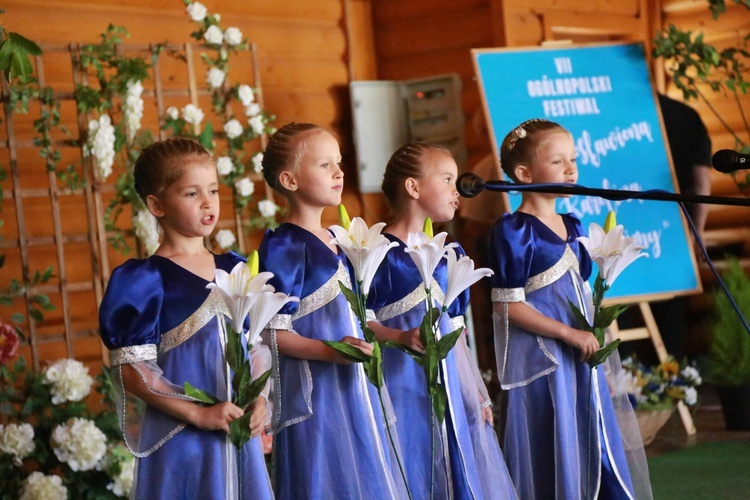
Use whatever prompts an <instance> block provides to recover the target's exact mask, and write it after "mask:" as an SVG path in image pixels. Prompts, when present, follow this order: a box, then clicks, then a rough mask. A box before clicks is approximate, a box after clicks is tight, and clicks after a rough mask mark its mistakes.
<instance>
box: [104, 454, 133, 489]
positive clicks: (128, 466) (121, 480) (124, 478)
mask: <svg viewBox="0 0 750 500" xmlns="http://www.w3.org/2000/svg"><path fill="white" fill-rule="evenodd" d="M134 472H135V460H132V459H131V460H123V461H122V462H120V473H119V474H117V475H116V476H114V477H113V478H112V482H111V483H109V484H108V485H107V489H108V490H109V491H111V492H112V493H114V494H115V495H117V496H118V497H125V498H127V497H128V496H129V495H130V490H132V489H133V475H134Z"/></svg>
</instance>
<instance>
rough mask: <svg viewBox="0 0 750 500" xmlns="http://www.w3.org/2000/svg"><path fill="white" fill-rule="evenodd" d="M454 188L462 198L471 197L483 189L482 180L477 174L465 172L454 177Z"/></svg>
mask: <svg viewBox="0 0 750 500" xmlns="http://www.w3.org/2000/svg"><path fill="white" fill-rule="evenodd" d="M456 189H457V190H458V194H460V195H461V196H463V197H464V198H473V197H475V196H476V195H478V194H479V193H481V192H482V191H483V190H484V180H482V178H481V177H479V176H478V175H477V174H473V173H471V172H466V173H465V174H461V175H459V176H458V179H456Z"/></svg>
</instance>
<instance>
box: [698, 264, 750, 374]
mask: <svg viewBox="0 0 750 500" xmlns="http://www.w3.org/2000/svg"><path fill="white" fill-rule="evenodd" d="M727 264H728V267H727V270H726V271H725V272H724V274H723V279H724V283H725V284H726V286H727V289H728V290H729V293H730V294H731V295H732V297H733V298H734V300H735V302H736V303H737V305H738V307H739V309H740V311H741V313H742V315H743V316H744V317H745V318H747V317H749V316H750V278H748V276H747V275H746V274H745V271H744V270H743V269H742V266H741V265H740V263H739V261H738V260H737V259H735V258H730V259H728V260H727ZM711 327H712V337H711V346H710V349H709V353H708V369H709V372H708V379H709V380H710V381H711V382H712V383H714V384H716V385H721V386H738V385H747V384H750V334H748V333H747V331H745V327H744V326H743V324H742V322H741V321H740V318H739V317H738V316H737V313H736V312H735V310H734V308H733V307H732V305H731V303H730V302H729V299H728V298H727V297H726V296H725V295H724V293H723V292H722V291H717V292H714V314H713V320H712V323H711Z"/></svg>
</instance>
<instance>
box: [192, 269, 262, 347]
mask: <svg viewBox="0 0 750 500" xmlns="http://www.w3.org/2000/svg"><path fill="white" fill-rule="evenodd" d="M272 277H273V273H258V274H257V275H255V276H251V273H250V269H248V267H247V265H246V264H245V263H244V262H238V263H237V265H235V266H234V268H233V269H232V271H231V272H229V273H228V272H226V271H224V270H223V269H217V270H216V272H215V275H214V282H213V283H209V284H208V285H206V288H216V289H218V290H219V293H221V297H222V299H224V303H225V304H226V305H227V308H228V309H229V315H230V319H231V320H232V327H233V328H234V331H236V332H242V331H243V328H242V327H243V323H244V322H245V318H246V317H247V314H248V312H249V311H250V308H251V307H252V305H253V302H254V301H255V300H256V298H257V297H256V295H257V294H258V293H260V292H265V291H270V292H273V291H274V288H273V287H272V286H271V285H268V284H267V281H268V280H269V279H271V278H272Z"/></svg>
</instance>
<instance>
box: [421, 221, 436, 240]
mask: <svg viewBox="0 0 750 500" xmlns="http://www.w3.org/2000/svg"><path fill="white" fill-rule="evenodd" d="M422 231H423V232H424V234H426V235H427V237H428V238H430V239H432V238H434V237H435V232H434V230H433V229H432V219H430V218H429V217H427V218H426V219H425V220H424V226H423V228H422Z"/></svg>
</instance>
